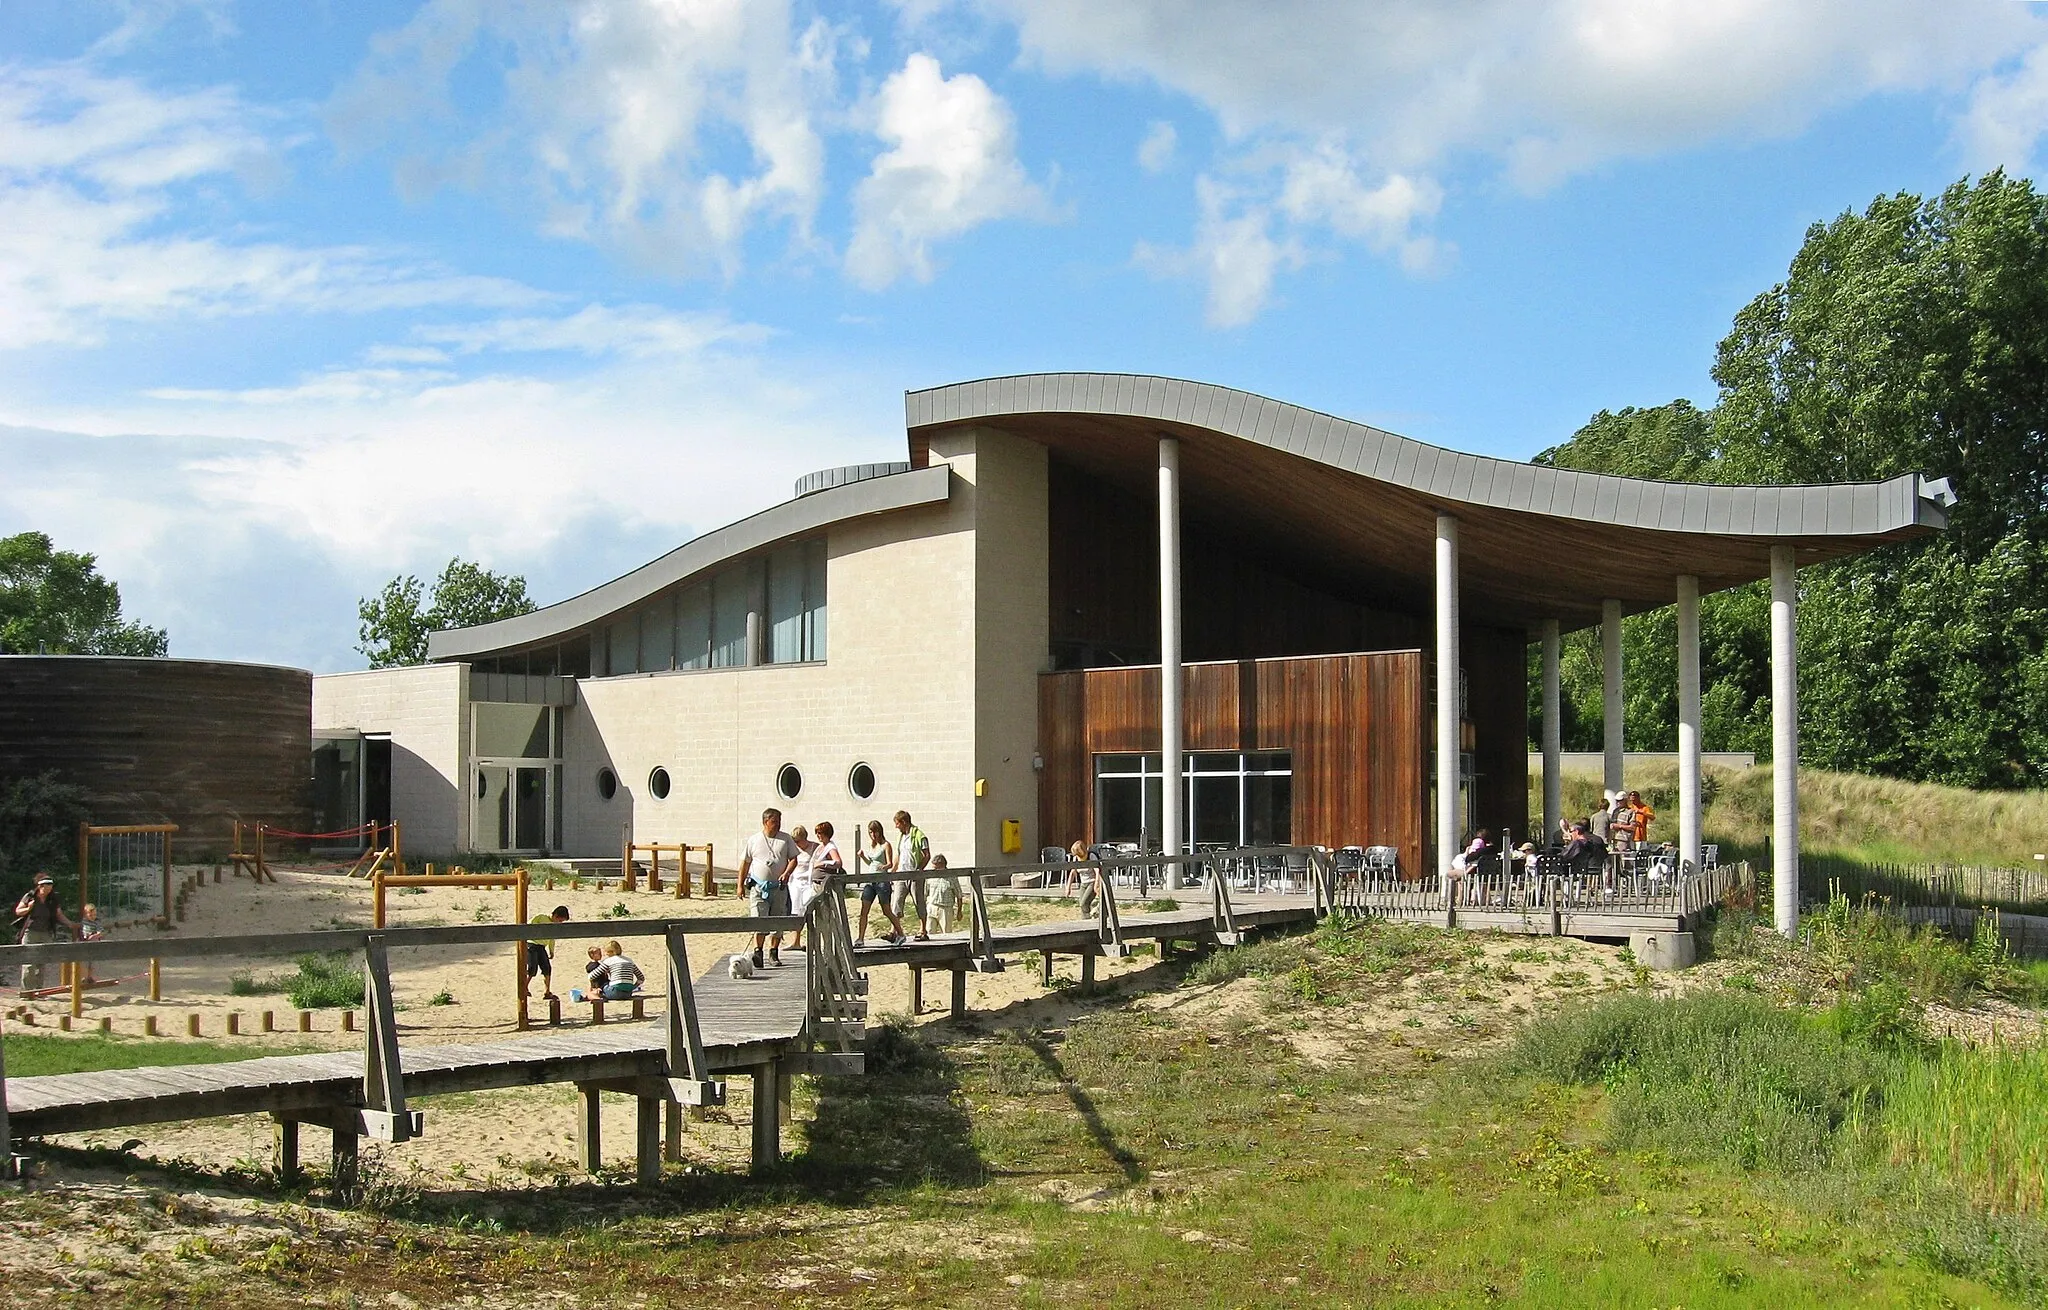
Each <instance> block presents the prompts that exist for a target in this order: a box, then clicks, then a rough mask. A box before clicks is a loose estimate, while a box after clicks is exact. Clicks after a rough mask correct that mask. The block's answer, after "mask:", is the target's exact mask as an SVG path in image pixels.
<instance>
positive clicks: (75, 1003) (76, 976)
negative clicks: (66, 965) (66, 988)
mask: <svg viewBox="0 0 2048 1310" xmlns="http://www.w3.org/2000/svg"><path fill="white" fill-rule="evenodd" d="M84 1015H85V966H84V965H83V964H80V963H79V962H78V961H76V960H73V961H72V962H71V1017H72V1018H74V1019H79V1018H83V1017H84Z"/></svg>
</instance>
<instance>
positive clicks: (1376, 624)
mask: <svg viewBox="0 0 2048 1310" xmlns="http://www.w3.org/2000/svg"><path fill="white" fill-rule="evenodd" d="M1048 476H1049V477H1050V479H1051V482H1050V490H1051V494H1050V495H1049V496H1048V498H1047V499H1048V505H1049V507H1050V509H1049V513H1050V521H1049V527H1050V554H1051V559H1050V570H1051V571H1050V576H1049V578H1048V584H1049V585H1048V588H1047V595H1048V599H1049V606H1050V613H1049V615H1048V618H1049V620H1050V635H1051V638H1052V643H1053V648H1054V650H1055V652H1056V654H1057V655H1058V657H1059V660H1060V665H1061V667H1101V666H1105V665H1118V664H1149V663H1156V662H1157V661H1158V659H1159V526H1158V524H1159V517H1158V515H1159V511H1158V506H1157V505H1156V504H1155V503H1154V502H1152V501H1151V500H1148V499H1147V498H1146V497H1143V496H1137V495H1133V494H1132V493H1130V492H1128V491H1125V490H1124V489H1123V488H1121V487H1118V486H1116V485H1115V484H1113V483H1110V482H1108V481H1105V480H1103V479H1101V478H1098V477H1096V476H1094V475H1092V474H1089V473H1087V472H1084V471H1082V470H1080V469H1078V468H1076V467H1075V466H1073V465H1072V464H1069V463H1066V462H1064V461H1062V460H1060V459H1058V458H1055V459H1053V460H1052V462H1051V464H1050V465H1049V466H1048ZM1181 568H1182V577H1183V583H1182V587H1181V592H1182V594H1181V646H1182V650H1183V652H1184V654H1185V657H1186V658H1187V659H1189V660H1225V659H1264V658H1275V657H1281V656H1292V655H1324V654H1335V653H1341V652H1350V651H1361V650H1400V649H1407V648H1411V647H1416V646H1421V645H1424V644H1426V642H1427V639H1428V627H1429V625H1428V623H1427V622H1426V621H1425V620H1424V619H1421V618H1418V617H1415V616H1412V615H1408V614H1403V613H1397V612H1394V611H1391V610H1387V609H1384V608H1375V607H1373V606H1371V605H1369V604H1366V603H1364V602H1363V601H1361V600H1359V599H1358V598H1356V597H1348V596H1346V595H1344V594H1343V593H1342V591H1341V589H1334V590H1333V589H1330V588H1326V587H1323V586H1321V585H1320V583H1321V582H1322V581H1323V580H1322V579H1319V578H1316V577H1313V576H1307V575H1302V574H1300V573H1299V572H1298V571H1297V570H1293V569H1287V568H1280V567H1274V566H1271V565H1270V564H1269V562H1268V561H1267V560H1266V559H1264V558H1263V557H1262V556H1261V554H1260V551H1259V548H1258V542H1257V541H1256V539H1249V538H1247V536H1246V535H1245V534H1244V533H1242V532H1238V531H1233V530H1232V528H1231V525H1229V524H1227V523H1219V522H1216V521H1213V520H1209V519H1204V518H1201V517H1199V516H1197V515H1193V514H1188V515H1187V516H1186V518H1185V520H1184V522H1183V523H1182V525H1181Z"/></svg>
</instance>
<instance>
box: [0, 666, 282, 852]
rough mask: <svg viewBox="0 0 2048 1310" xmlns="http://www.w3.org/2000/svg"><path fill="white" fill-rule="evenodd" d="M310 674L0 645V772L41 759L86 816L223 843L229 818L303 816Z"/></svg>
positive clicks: (184, 846) (185, 844) (189, 846)
mask: <svg viewBox="0 0 2048 1310" xmlns="http://www.w3.org/2000/svg"><path fill="white" fill-rule="evenodd" d="M312 723H313V675H312V674H310V673H307V672H306V671H305V670H303V669H287V668H277V667H274V666H270V665H260V664H226V663H214V662H211V661H203V660H174V659H119V658H111V657H106V658H103V657H98V656H90V655H70V656H44V655H7V656H0V781H6V780H11V779H13V778H17V777H20V776H22V775H25V774H37V773H42V772H45V771H48V770H55V771H56V772H57V773H58V774H60V775H61V776H62V777H63V778H64V780H65V781H67V782H69V783H72V784H73V785H75V786H79V787H83V788H84V789H85V790H86V792H87V793H88V794H89V795H90V796H91V798H92V821H93V822H94V823H102V824H118V823H162V822H170V823H175V824H177V825H179V827H180V829H181V831H180V833H179V836H178V843H179V849H181V850H184V851H194V850H198V849H200V848H202V847H205V848H224V847H225V846H226V845H227V842H228V837H229V832H230V826H229V825H230V821H231V820H232V819H234V818H237V817H239V818H243V819H247V820H249V821H251V822H254V821H258V820H261V821H264V822H268V823H273V824H277V825H279V826H282V827H289V828H294V829H297V830H299V831H305V830H306V825H307V824H309V823H310V822H311V821H312V810H311V797H310V794H309V787H308V775H309V774H310V773H311V768H312V741H311V736H312Z"/></svg>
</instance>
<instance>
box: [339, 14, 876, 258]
mask: <svg viewBox="0 0 2048 1310" xmlns="http://www.w3.org/2000/svg"><path fill="white" fill-rule="evenodd" d="M837 47H838V37H837V35H836V33H835V32H834V30H833V29H832V28H831V27H830V26H828V25H827V24H825V23H824V22H823V21H822V20H817V21H813V22H811V23H809V24H807V25H804V26H801V27H799V26H798V25H797V23H796V20H795V19H794V17H793V15H792V13H791V9H790V5H789V4H788V3H787V0H619V2H618V3H598V2H597V0H577V2H575V3H563V2H561V0H506V2H505V3H491V4H478V3H476V2H475V0H429V2H428V3H427V4H426V5H424V6H423V7H422V8H421V9H420V11H419V12H418V13H417V14H416V15H415V16H414V17H413V18H412V20H411V21H410V22H408V23H407V24H406V25H405V26H404V27H403V28H401V29H399V30H398V31H396V32H393V33H390V34H388V35H386V36H384V37H381V38H379V40H378V41H377V43H376V53H375V54H374V56H373V57H372V58H371V59H370V61H369V62H368V63H366V64H365V65H364V67H363V68H362V69H361V70H360V71H359V72H358V74H357V76H356V78H355V79H354V81H353V82H352V84H351V85H350V86H348V87H347V88H345V89H344V90H343V92H342V93H341V94H340V95H339V96H337V98H336V100H335V102H334V104H333V106H332V107H331V110H330V120H331V122H332V123H333V125H334V127H335V129H336V131H337V133H338V134H339V135H340V136H341V137H342V138H343V139H344V140H345V141H351V142H354V143H357V144H362V145H370V144H383V143H385V142H391V143H394V144H395V146H396V148H397V149H398V150H399V152H400V155H401V158H400V160H399V164H398V171H399V177H400V179H401V182H402V183H405V184H408V185H410V186H411V187H413V188H424V187H431V186H435V185H441V184H444V183H462V184H471V185H475V184H480V183H482V182H484V181H485V180H487V179H498V178H508V179H511V180H513V181H514V182H515V184H522V185H525V186H528V187H530V188H531V189H533V190H536V191H537V192H538V194H539V197H540V200H541V203H542V206H543V209H542V216H541V219H540V226H541V228H542V230H544V231H547V232H549V233H551V234H553V235H558V236H563V237H575V238H585V239H594V240H602V241H607V242H610V243H613V244H616V245H618V246H620V247H623V248H624V249H626V250H628V251H630V252H632V253H633V254H635V255H637V256H638V257H640V258H642V259H644V260H646V261H648V262H650V263H653V264H656V265H660V266H665V267H668V268H670V269H672V270H675V271H684V272H694V271H702V270H704V269H715V270H717V271H720V272H723V273H725V274H727V275H730V274H731V273H733V272H734V271H736V270H737V268H738V266H739V264H740V262H741V254H742V246H743V243H744V241H745V239H746V237H747V236H748V235H749V233H750V232H751V231H752V230H753V229H754V228H755V227H757V226H758V225H760V224H762V223H764V222H770V221H780V222H782V223H784V224H786V225H787V226H788V228H789V229H790V233H791V239H792V241H793V242H794V244H795V245H796V246H797V247H798V248H800V249H801V248H805V247H808V246H809V245H810V244H811V243H812V240H813V238H812V232H811V224H812V220H813V218H814V216H815V215H816V213H817V209H818V205H819V201H820V199H821V197H822V194H823V189H824V171H825V151H824V144H823V140H822V138H821V135H820V131H819V127H818V122H817V120H818V117H819V115H820V113H821V112H824V111H826V110H828V109H829V106H830V101H831V99H832V96H833V93H834V89H835V78H836V76H837V72H836V64H837V60H838V48H837ZM500 64H501V65H502V66H501V67H498V68H497V69H496V71H497V73H498V75H499V76H500V77H501V79H502V85H501V87H500V89H501V91H502V96H501V98H500V102H499V103H498V104H497V105H496V106H495V107H493V108H491V109H489V110H478V109H476V108H474V107H471V106H468V105H465V107H464V108H463V110H462V111H460V112H459V113H458V112H457V110H456V109H455V108H454V105H453V92H452V89H451V83H452V82H453V81H454V80H455V79H456V78H457V77H458V74H459V72H460V75H462V76H472V75H473V74H474V72H475V71H476V70H477V69H478V68H479V67H486V68H488V67H491V66H492V65H500ZM728 136H730V137H734V138H737V139H738V140H739V141H740V142H743V143H744V147H743V148H741V149H736V150H725V151H721V148H720V144H719V143H720V142H721V141H722V140H723V139H724V138H726V137H728ZM522 198H523V196H522Z"/></svg>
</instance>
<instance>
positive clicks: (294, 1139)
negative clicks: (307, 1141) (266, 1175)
mask: <svg viewBox="0 0 2048 1310" xmlns="http://www.w3.org/2000/svg"><path fill="white" fill-rule="evenodd" d="M271 1140H272V1142H273V1143H274V1144H275V1146H276V1148H277V1181H278V1182H280V1183H283V1184H285V1185H286V1186H290V1185H291V1184H293V1183H296V1182H298V1181H299V1121H298V1120H296V1119H286V1118H284V1117H282V1116H273V1117H272V1120H271Z"/></svg>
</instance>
